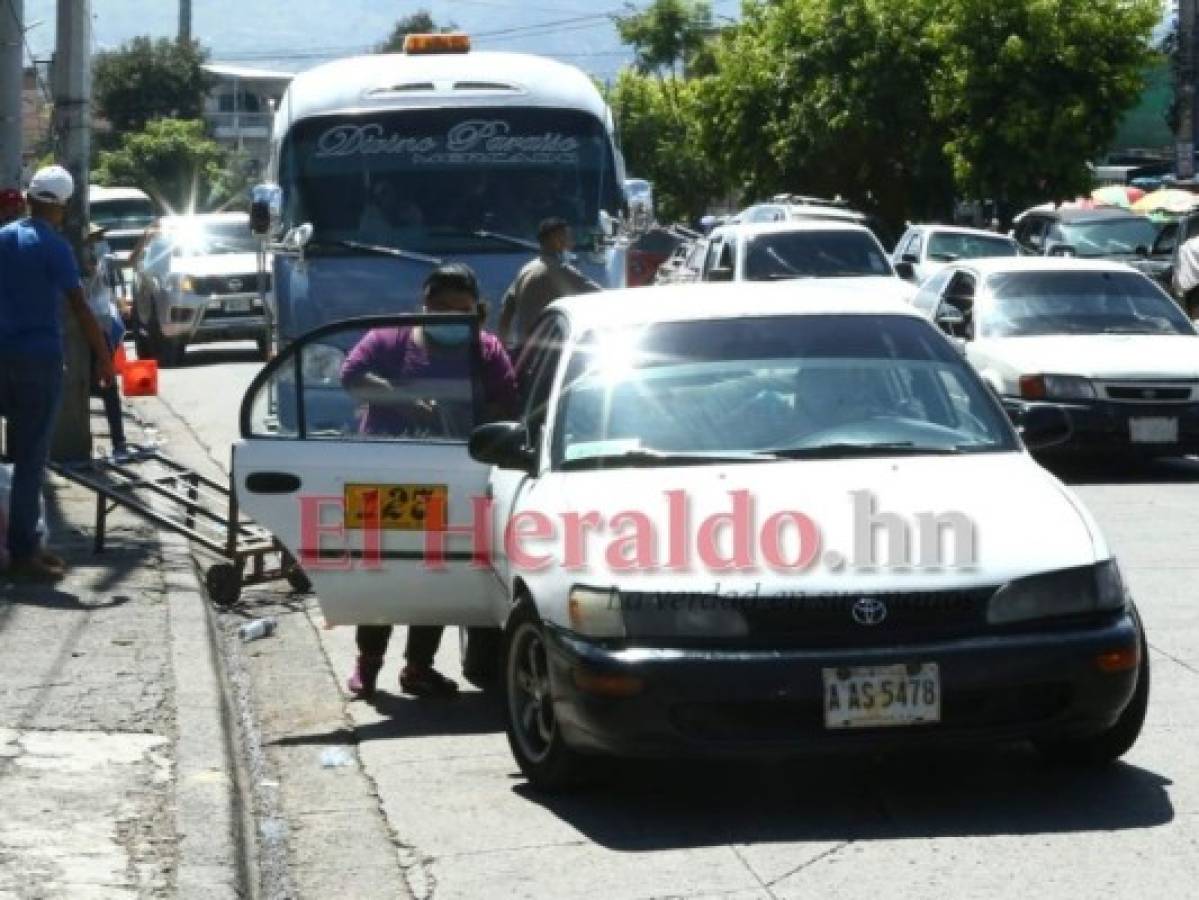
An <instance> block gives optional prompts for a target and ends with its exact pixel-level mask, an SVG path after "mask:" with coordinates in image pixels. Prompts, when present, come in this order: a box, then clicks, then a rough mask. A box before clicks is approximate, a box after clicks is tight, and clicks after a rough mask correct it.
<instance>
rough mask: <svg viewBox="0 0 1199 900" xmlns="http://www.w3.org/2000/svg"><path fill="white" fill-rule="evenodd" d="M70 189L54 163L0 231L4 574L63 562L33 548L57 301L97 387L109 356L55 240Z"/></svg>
mask: <svg viewBox="0 0 1199 900" xmlns="http://www.w3.org/2000/svg"><path fill="white" fill-rule="evenodd" d="M74 191H75V183H74V181H73V180H72V178H71V174H70V173H69V172H68V171H67V170H66V169H64V168H62V167H61V166H48V167H47V168H44V169H41V170H39V171H38V172H37V174H35V175H34V176H33V179H32V181H30V182H29V190H28V191H27V192H26V199H27V200H28V202H29V210H30V215H29V217H28V218H25V219H19V220H18V221H16V222H12V223H10V224H9V225H6V226H5V227H4V228H0V416H3V417H4V418H5V419H7V421H8V451H9V455H10V456H11V458H12V462H13V478H12V491H11V495H10V497H9V509H8V560H9V563H8V574H10V575H18V576H24V577H33V578H43V579H57V578H60V577H62V574H63V571H64V569H65V564H64V563H63V561H62V560H61V559H59V558H57V557H56V556H54V555H53V554H51V553H47V552H46V551H44V550H43V549H41V548H40V547H39V546H38V543H39V542H38V535H37V520H38V511H39V500H40V497H41V490H42V481H43V478H44V476H45V469H46V460H47V458H48V456H49V452H50V439H51V435H52V434H53V431H54V420H55V417H56V416H57V414H58V405H59V401H60V400H61V397H62V384H63V335H62V322H61V321H60V312H59V310H60V308H61V302H60V300H61V297H62V295H64V294H65V295H66V298H67V306H68V308H69V309H70V311H71V314H72V315H73V316H74V317H75V319H76V320H77V321H78V323H79V326H80V328H82V330H83V333H84V335H85V336H86V338H87V342H88V344H89V345H90V347H91V349H92V353H94V354H95V356H96V358H97V370H98V377H99V380H100V383H101V384H108V383H110V382H111V381H112V377H113V372H112V359H111V357H110V356H109V353H108V348H107V346H106V344H105V341H104V336H103V335H102V334H101V333H100V329H99V327H98V326H97V325H96V320H95V319H94V318H93V317H92V314H91V312H90V310H89V309H88V306H87V301H86V299H85V297H84V294H83V286H82V284H81V282H80V279H79V269H78V266H77V265H76V262H75V257H74V254H73V253H72V252H71V247H70V245H69V244H68V243H67V242H66V241H65V240H63V238H62V236H61V235H59V233H58V229H59V228H60V227H61V226H62V221H63V217H64V215H65V213H66V205H67V201H68V200H69V199H70V198H71V194H73V193H74Z"/></svg>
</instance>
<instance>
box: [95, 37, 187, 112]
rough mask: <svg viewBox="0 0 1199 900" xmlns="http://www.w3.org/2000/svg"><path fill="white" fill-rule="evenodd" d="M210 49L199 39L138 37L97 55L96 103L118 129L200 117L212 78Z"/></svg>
mask: <svg viewBox="0 0 1199 900" xmlns="http://www.w3.org/2000/svg"><path fill="white" fill-rule="evenodd" d="M207 59H208V53H207V51H206V50H204V49H203V48H202V47H201V46H200V45H199V44H198V43H196V42H194V41H193V42H183V43H180V42H178V41H173V40H169V39H167V38H159V39H158V40H157V41H154V40H151V39H150V38H148V37H137V38H134V39H133V40H131V41H129V42H128V43H126V44H123V45H121V47H120V48H119V49H117V50H111V51H106V52H104V53H99V54H97V55H96V58H95V62H94V64H93V69H92V89H93V94H94V96H95V98H96V105H97V107H98V110H99V112H100V114H101V115H103V116H104V117H105V118H106V119H108V121H109V122H111V123H112V125H113V127H114V128H115V129H116V130H117V131H118V132H123V131H140V130H142V129H143V128H145V126H146V123H147V122H150V121H152V120H154V119H161V118H179V119H197V118H199V117H200V115H201V114H202V113H203V110H204V95H205V94H206V93H207V91H208V89H209V87H210V86H211V78H210V76H209V75H208V73H207V72H205V71H204V69H203V65H204V63H205V61H206V60H207Z"/></svg>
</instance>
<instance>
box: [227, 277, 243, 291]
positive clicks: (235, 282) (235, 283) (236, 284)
mask: <svg viewBox="0 0 1199 900" xmlns="http://www.w3.org/2000/svg"><path fill="white" fill-rule="evenodd" d="M229 290H231V291H240V290H241V279H240V278H230V279H229Z"/></svg>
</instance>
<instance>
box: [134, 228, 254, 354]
mask: <svg viewBox="0 0 1199 900" xmlns="http://www.w3.org/2000/svg"><path fill="white" fill-rule="evenodd" d="M257 249H258V245H257V239H256V238H255V237H254V236H253V235H252V234H251V233H250V223H249V217H248V216H247V215H246V214H245V213H205V214H200V215H192V216H166V217H164V218H162V219H159V220H158V223H157V224H156V225H155V226H154V227H152V228H151V229H149V230H148V231H147V232H146V234H145V235H144V236H143V238H142V240H141V242H140V243H139V245H138V247H137V249H136V250H134V253H133V258H132V262H133V282H134V284H133V310H132V313H131V322H130V330H131V331H132V332H133V335H134V340H135V341H136V344H137V352H138V356H141V357H143V358H146V357H152V358H154V359H157V360H158V362H159V364H160V365H162V366H173V365H177V364H178V363H179V362H181V361H182V359H183V354H184V351H185V350H186V349H187V346H188V345H189V344H198V343H208V342H212V341H233V340H252V341H255V342H257V344H258V348H259V351H260V352H261V353H263V354H264V355H265V353H266V352H267V347H268V335H269V332H268V327H267V317H266V310H265V307H264V305H263V297H262V296H261V295H260V293H259V274H258V257H257ZM267 272H269V267H268V268H267ZM262 277H263V280H264V283H263V285H262V287H263V290H264V291H269V290H270V288H271V285H270V275H269V274H266V275H263V276H262Z"/></svg>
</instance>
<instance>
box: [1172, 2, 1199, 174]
mask: <svg viewBox="0 0 1199 900" xmlns="http://www.w3.org/2000/svg"><path fill="white" fill-rule="evenodd" d="M1195 3H1196V0H1178V83H1177V84H1176V85H1175V86H1174V99H1175V107H1176V109H1177V110H1178V133H1177V134H1176V135H1175V144H1174V163H1175V169H1176V171H1177V174H1178V177H1179V178H1180V179H1187V178H1193V177H1194V176H1195Z"/></svg>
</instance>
